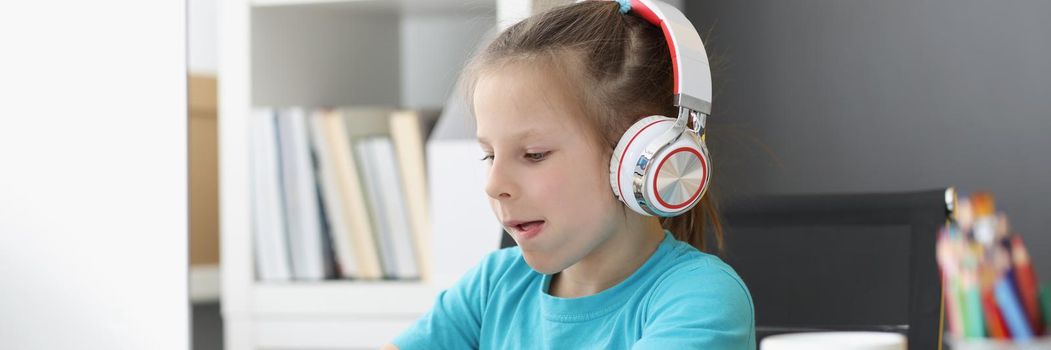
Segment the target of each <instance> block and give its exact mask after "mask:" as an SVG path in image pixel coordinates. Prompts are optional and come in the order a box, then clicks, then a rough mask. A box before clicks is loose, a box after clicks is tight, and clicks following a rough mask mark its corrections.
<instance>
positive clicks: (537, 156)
mask: <svg viewBox="0 0 1051 350" xmlns="http://www.w3.org/2000/svg"><path fill="white" fill-rule="evenodd" d="M549 153H551V152H540V153H526V154H525V157H526V158H527V159H529V160H531V161H534V162H539V161H542V160H544V159H545V158H547V155H548V154H549Z"/></svg>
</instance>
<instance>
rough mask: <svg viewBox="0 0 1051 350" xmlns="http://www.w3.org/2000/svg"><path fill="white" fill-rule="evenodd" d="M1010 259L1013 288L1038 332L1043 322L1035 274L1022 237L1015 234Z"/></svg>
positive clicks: (1032, 325)
mask: <svg viewBox="0 0 1051 350" xmlns="http://www.w3.org/2000/svg"><path fill="white" fill-rule="evenodd" d="M1011 260H1012V263H1013V265H1014V269H1015V288H1017V289H1018V297H1019V299H1021V302H1022V307H1024V308H1025V315H1026V319H1027V320H1028V321H1029V326H1030V327H1031V329H1033V330H1036V331H1037V332H1035V333H1039V332H1040V331H1042V330H1043V329H1044V325H1043V323H1044V322H1043V320H1041V317H1040V299H1039V297H1038V296H1037V294H1036V292H1037V290H1036V274H1035V273H1034V272H1033V265H1032V264H1030V263H1029V253H1028V252H1026V249H1025V245H1024V244H1022V237H1021V236H1018V235H1017V234H1016V235H1012V237H1011Z"/></svg>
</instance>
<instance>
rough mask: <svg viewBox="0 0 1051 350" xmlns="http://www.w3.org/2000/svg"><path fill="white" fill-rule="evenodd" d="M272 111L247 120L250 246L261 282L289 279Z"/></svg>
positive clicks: (256, 113) (257, 112)
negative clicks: (250, 215) (249, 151)
mask: <svg viewBox="0 0 1051 350" xmlns="http://www.w3.org/2000/svg"><path fill="white" fill-rule="evenodd" d="M275 123H276V120H275V114H274V111H273V110H272V109H269V108H259V109H256V110H254V111H253V112H252V118H251V119H250V124H249V125H250V128H251V135H250V137H251V138H250V142H251V147H252V148H251V158H250V159H251V169H252V170H251V171H252V173H251V182H252V183H251V186H252V187H251V188H252V192H251V201H252V235H253V236H252V243H253V244H252V246H253V250H254V252H255V268H256V276H257V278H258V279H259V280H261V281H287V280H290V279H291V278H292V271H291V261H290V258H289V252H288V238H287V236H286V229H287V227H286V223H285V213H284V211H285V210H284V196H283V193H282V191H283V190H282V187H281V180H280V172H281V169H280V165H279V160H278V158H279V156H278V145H277V142H278V139H277V131H276V128H275V125H274V124H275Z"/></svg>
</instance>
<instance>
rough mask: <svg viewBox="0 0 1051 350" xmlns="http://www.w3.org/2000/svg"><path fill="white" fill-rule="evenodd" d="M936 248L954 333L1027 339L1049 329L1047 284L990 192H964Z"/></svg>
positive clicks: (939, 237) (1049, 300)
mask: <svg viewBox="0 0 1051 350" xmlns="http://www.w3.org/2000/svg"><path fill="white" fill-rule="evenodd" d="M936 249H937V259H938V266H939V268H940V269H941V272H942V277H943V281H942V291H943V292H944V299H945V312H946V313H945V318H946V319H947V321H948V325H949V331H950V332H951V335H952V336H954V337H956V338H959V339H998V340H1002V341H1011V342H1021V343H1025V342H1030V341H1033V340H1034V339H1036V338H1037V337H1041V336H1044V335H1047V334H1048V327H1049V323H1051V322H1049V321H1051V320H1049V317H1051V310H1049V303H1051V297H1049V295H1048V293H1049V290H1048V286H1047V285H1044V286H1043V287H1042V288H1041V287H1040V286H1039V283H1038V282H1037V278H1036V273H1035V272H1034V271H1033V265H1032V264H1031V262H1030V260H1029V253H1028V252H1027V250H1026V248H1025V245H1024V244H1023V243H1022V237H1021V236H1019V235H1018V234H1016V233H1013V232H1012V231H1011V228H1010V225H1009V224H1008V222H1007V216H1006V215H1004V214H1003V213H997V212H996V207H995V205H994V201H993V196H992V195H991V194H989V193H976V194H974V195H972V196H971V197H970V198H961V199H960V200H959V201H958V202H957V205H956V208H955V209H954V211H953V215H952V218H951V220H950V221H949V222H948V223H946V225H945V226H943V227H942V228H941V231H940V232H939V234H938V243H937V247H936Z"/></svg>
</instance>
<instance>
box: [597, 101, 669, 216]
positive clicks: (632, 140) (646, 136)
mask: <svg viewBox="0 0 1051 350" xmlns="http://www.w3.org/2000/svg"><path fill="white" fill-rule="evenodd" d="M674 124H675V119H672V118H668V117H665V116H662V115H652V116H648V117H645V118H642V119H639V120H638V121H636V122H635V124H632V125H631V127H629V128H628V130H627V131H625V132H624V135H622V136H621V137H620V141H619V142H617V147H616V148H614V149H613V154H612V156H611V157H610V161H609V184H610V187H611V188H612V190H613V194H614V195H615V196H616V197H617V198H618V199H620V201H621V202H624V204H625V205H627V206H628V208H630V209H631V210H632V211H635V212H636V213H639V214H641V215H646V216H652V214H650V213H648V212H646V211H645V210H643V209H642V207H640V206H639V199H638V198H636V197H635V191H634V187H633V182H634V171H635V165H636V164H637V163H638V161H639V157H641V156H642V153H643V152H644V151H645V150H646V146H648V145H649V144H650V143H651V142H652V141H653V140H654V139H656V138H657V137H658V136H660V135H661V134H663V133H664V132H665V131H666V130H668V129H669V128H671V127H672V125H674Z"/></svg>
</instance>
